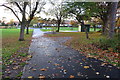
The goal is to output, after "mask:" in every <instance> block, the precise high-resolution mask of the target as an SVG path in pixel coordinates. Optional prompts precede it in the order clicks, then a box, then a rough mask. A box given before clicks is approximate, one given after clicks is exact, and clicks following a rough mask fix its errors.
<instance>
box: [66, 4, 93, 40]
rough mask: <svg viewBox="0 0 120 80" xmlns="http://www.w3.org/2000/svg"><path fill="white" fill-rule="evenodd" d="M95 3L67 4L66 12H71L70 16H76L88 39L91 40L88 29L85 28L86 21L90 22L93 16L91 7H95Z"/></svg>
mask: <svg viewBox="0 0 120 80" xmlns="http://www.w3.org/2000/svg"><path fill="white" fill-rule="evenodd" d="M94 4H95V3H94V2H70V3H67V6H66V9H65V11H68V12H69V15H72V16H74V17H75V18H76V19H77V20H78V22H79V23H81V26H82V27H84V30H85V33H86V38H87V39H89V36H88V31H87V27H86V26H85V23H84V21H85V20H90V17H91V16H92V15H93V13H91V12H90V11H91V6H93V5H94Z"/></svg>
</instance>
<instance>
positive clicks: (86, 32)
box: [84, 25, 89, 39]
mask: <svg viewBox="0 0 120 80" xmlns="http://www.w3.org/2000/svg"><path fill="white" fill-rule="evenodd" d="M84 26H85V25H84ZM85 34H86V38H87V39H89V35H88V31H87V27H86V26H85Z"/></svg>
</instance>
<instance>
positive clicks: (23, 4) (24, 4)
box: [1, 1, 28, 41]
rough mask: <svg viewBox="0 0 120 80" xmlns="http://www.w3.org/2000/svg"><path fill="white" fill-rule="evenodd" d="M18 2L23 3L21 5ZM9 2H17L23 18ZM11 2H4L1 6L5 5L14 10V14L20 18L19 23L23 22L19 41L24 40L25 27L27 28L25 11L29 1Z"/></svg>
mask: <svg viewBox="0 0 120 80" xmlns="http://www.w3.org/2000/svg"><path fill="white" fill-rule="evenodd" d="M18 3H20V4H22V6H20V5H19V4H18ZM9 4H15V5H16V6H17V7H18V8H19V11H20V12H21V14H22V20H21V19H20V17H19V16H18V15H17V13H16V11H15V10H14V9H13V8H12V7H11V6H10V5H9ZM9 4H2V5H1V6H4V7H6V8H8V9H10V10H11V11H12V12H13V14H14V15H15V16H16V18H17V19H18V21H19V23H20V24H21V28H20V36H19V41H24V29H25V19H26V15H25V12H26V7H27V5H28V2H24V1H23V2H10V3H9Z"/></svg>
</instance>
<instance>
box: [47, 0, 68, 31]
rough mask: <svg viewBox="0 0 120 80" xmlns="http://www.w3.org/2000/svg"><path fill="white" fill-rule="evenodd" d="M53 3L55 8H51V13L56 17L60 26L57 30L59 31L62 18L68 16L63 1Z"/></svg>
mask: <svg viewBox="0 0 120 80" xmlns="http://www.w3.org/2000/svg"><path fill="white" fill-rule="evenodd" d="M51 4H52V5H53V8H51V9H50V11H49V14H50V15H52V16H54V17H55V18H56V20H57V26H58V29H57V31H56V32H59V30H60V24H61V22H62V20H63V19H64V18H66V17H67V12H65V11H64V6H63V5H64V3H63V2H61V3H57V4H55V3H53V2H51Z"/></svg>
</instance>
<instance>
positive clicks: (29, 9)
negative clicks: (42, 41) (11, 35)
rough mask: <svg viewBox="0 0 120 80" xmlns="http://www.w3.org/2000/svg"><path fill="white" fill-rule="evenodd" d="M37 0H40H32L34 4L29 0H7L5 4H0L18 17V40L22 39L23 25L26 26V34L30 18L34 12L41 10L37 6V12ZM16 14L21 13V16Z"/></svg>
mask: <svg viewBox="0 0 120 80" xmlns="http://www.w3.org/2000/svg"><path fill="white" fill-rule="evenodd" d="M39 1H40V0H36V1H34V4H33V3H31V2H30V1H26V0H23V1H12V2H11V1H10V0H8V3H5V4H2V5H1V6H4V7H6V8H7V9H9V10H11V11H12V13H13V14H14V15H15V16H16V18H17V19H18V21H19V23H20V25H21V28H20V37H19V41H24V29H25V26H27V32H26V33H27V34H28V26H29V24H30V22H31V20H32V19H33V17H34V16H35V13H39V12H40V11H41V8H39V10H38V12H37V9H38V6H39ZM11 5H12V6H11ZM30 5H32V6H30ZM42 7H43V6H42ZM15 8H17V10H15ZM18 14H21V15H22V18H21V17H20V16H18Z"/></svg>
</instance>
